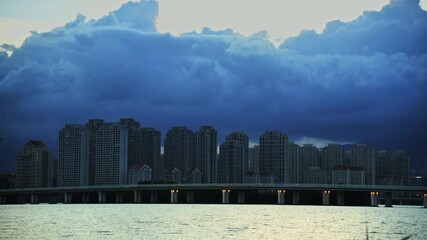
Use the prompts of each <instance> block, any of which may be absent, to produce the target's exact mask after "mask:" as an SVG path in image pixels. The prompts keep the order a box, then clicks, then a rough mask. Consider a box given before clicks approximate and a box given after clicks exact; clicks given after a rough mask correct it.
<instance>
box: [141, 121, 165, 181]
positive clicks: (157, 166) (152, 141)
mask: <svg viewBox="0 0 427 240" xmlns="http://www.w3.org/2000/svg"><path fill="white" fill-rule="evenodd" d="M140 140H141V142H140V144H141V145H140V149H141V162H142V163H143V164H147V165H148V166H150V168H152V172H153V174H152V175H153V176H152V177H153V180H155V181H159V180H160V179H161V178H162V173H163V169H164V167H163V163H162V161H161V159H160V148H161V134H160V132H159V131H157V130H155V129H154V128H142V129H141V136H140Z"/></svg>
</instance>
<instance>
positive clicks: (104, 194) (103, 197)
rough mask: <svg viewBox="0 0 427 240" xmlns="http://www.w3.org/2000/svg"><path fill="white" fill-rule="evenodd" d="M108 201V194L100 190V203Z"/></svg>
mask: <svg viewBox="0 0 427 240" xmlns="http://www.w3.org/2000/svg"><path fill="white" fill-rule="evenodd" d="M106 201H107V194H106V193H105V192H101V191H99V192H98V203H105V202H106Z"/></svg>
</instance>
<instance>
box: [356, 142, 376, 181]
mask: <svg viewBox="0 0 427 240" xmlns="http://www.w3.org/2000/svg"><path fill="white" fill-rule="evenodd" d="M350 161H351V167H362V168H363V170H364V174H365V177H364V179H365V184H366V185H375V167H376V166H375V152H374V150H373V149H372V148H371V147H369V146H368V145H366V144H357V145H355V146H353V148H351V150H350Z"/></svg>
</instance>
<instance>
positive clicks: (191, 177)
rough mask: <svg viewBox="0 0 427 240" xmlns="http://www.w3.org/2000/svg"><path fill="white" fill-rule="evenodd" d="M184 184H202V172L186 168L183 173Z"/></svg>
mask: <svg viewBox="0 0 427 240" xmlns="http://www.w3.org/2000/svg"><path fill="white" fill-rule="evenodd" d="M184 182H185V183H188V184H201V183H202V172H200V170H199V169H197V168H188V169H187V170H186V171H185V181H184Z"/></svg>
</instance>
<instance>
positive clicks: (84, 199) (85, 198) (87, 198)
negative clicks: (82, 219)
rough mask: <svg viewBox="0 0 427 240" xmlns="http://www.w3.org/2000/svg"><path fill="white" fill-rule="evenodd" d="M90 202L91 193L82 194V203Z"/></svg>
mask: <svg viewBox="0 0 427 240" xmlns="http://www.w3.org/2000/svg"><path fill="white" fill-rule="evenodd" d="M89 202H90V194H89V193H83V194H82V203H89Z"/></svg>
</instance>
